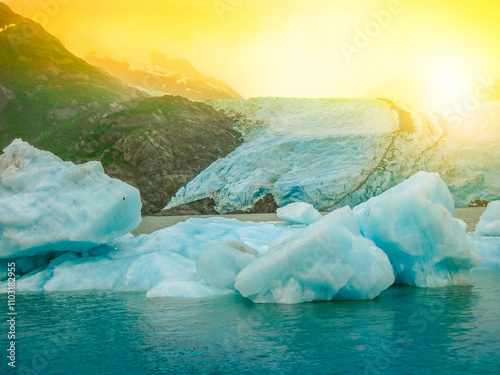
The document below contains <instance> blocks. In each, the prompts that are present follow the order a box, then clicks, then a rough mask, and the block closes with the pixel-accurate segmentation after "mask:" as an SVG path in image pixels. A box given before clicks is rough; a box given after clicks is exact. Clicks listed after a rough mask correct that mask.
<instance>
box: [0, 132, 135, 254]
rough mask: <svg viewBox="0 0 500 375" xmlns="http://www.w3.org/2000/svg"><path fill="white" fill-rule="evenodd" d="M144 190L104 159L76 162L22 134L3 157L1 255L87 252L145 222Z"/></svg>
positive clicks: (0, 163) (0, 162)
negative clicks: (115, 173) (107, 169)
mask: <svg viewBox="0 0 500 375" xmlns="http://www.w3.org/2000/svg"><path fill="white" fill-rule="evenodd" d="M140 209H141V200H140V196H139V191H138V190H137V189H136V188H134V187H132V186H130V185H127V184H126V183H124V182H122V181H120V180H117V179H112V178H110V177H108V176H107V175H106V174H105V173H104V171H103V169H102V166H101V164H100V163H99V162H96V161H92V162H88V163H85V164H80V165H75V164H73V163H71V162H63V161H62V160H61V159H59V158H58V157H56V156H55V155H53V154H51V153H49V152H46V151H41V150H38V149H36V148H34V147H32V146H30V145H29V144H28V143H26V142H23V141H21V140H19V139H16V140H14V141H13V142H12V143H11V144H10V145H9V146H8V147H7V148H6V149H5V150H4V153H3V155H1V156H0V258H17V257H25V256H32V255H39V254H47V253H50V252H53V251H68V250H69V251H76V252H84V251H86V250H89V249H91V248H93V247H95V246H96V245H98V244H101V243H106V242H108V241H110V240H111V239H113V238H115V237H117V236H121V235H123V234H125V233H127V232H129V231H131V230H133V229H134V228H136V227H137V225H138V224H139V223H140V221H141V215H140Z"/></svg>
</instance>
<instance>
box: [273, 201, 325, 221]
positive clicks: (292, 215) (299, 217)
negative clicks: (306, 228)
mask: <svg viewBox="0 0 500 375" xmlns="http://www.w3.org/2000/svg"><path fill="white" fill-rule="evenodd" d="M276 214H277V215H278V217H279V218H280V219H283V220H286V221H289V222H291V223H298V224H308V225H309V224H312V223H314V222H316V221H318V220H320V219H321V218H322V217H323V216H321V214H320V213H319V211H318V210H316V209H315V208H314V207H313V205H312V204H309V203H304V202H295V203H290V204H287V205H286V206H285V207H280V208H278V209H277V210H276Z"/></svg>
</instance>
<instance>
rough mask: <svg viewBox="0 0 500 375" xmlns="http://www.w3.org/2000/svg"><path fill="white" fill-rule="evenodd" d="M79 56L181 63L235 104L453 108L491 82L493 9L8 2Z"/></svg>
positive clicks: (287, 0)
mask: <svg viewBox="0 0 500 375" xmlns="http://www.w3.org/2000/svg"><path fill="white" fill-rule="evenodd" d="M5 3H7V5H9V6H10V7H12V9H13V10H14V11H16V12H18V13H20V14H22V15H24V16H26V17H29V18H32V19H35V20H36V21H38V22H40V23H42V25H43V26H44V27H45V28H46V29H47V30H48V31H49V32H51V33H52V34H54V35H56V36H57V37H58V38H60V39H61V40H62V41H63V42H64V43H65V45H66V46H67V47H68V49H69V50H70V51H72V52H73V53H75V54H76V55H78V56H80V57H82V56H84V55H85V54H86V53H88V52H90V51H93V50H98V51H99V52H101V53H104V54H110V55H112V56H114V57H115V58H117V57H119V58H120V59H121V60H127V61H129V62H132V63H133V64H134V63H137V64H141V63H148V62H149V54H150V52H151V51H157V52H160V53H163V54H165V55H166V56H167V57H182V58H186V59H187V60H189V61H190V62H191V63H192V64H193V65H194V66H195V67H196V68H197V69H198V70H200V71H201V72H202V73H203V74H205V75H210V76H214V77H216V78H218V79H220V80H223V81H225V82H226V83H228V84H229V85H231V86H232V87H234V89H236V90H237V91H238V92H240V93H241V94H242V95H243V96H244V97H254V96H288V97H365V96H371V97H393V98H401V99H403V100H418V101H422V102H432V101H435V102H443V101H452V100H460V97H462V96H465V95H468V94H470V93H471V92H473V90H474V86H475V85H477V84H478V82H479V80H480V79H483V80H488V79H490V80H491V77H492V76H494V77H496V78H498V76H497V75H498V74H499V73H500V70H499V66H498V62H499V60H500V59H499V58H500V50H499V49H498V44H499V42H500V23H499V22H498V16H499V15H500V3H499V2H498V1H495V0H491V1H488V0H474V1H470V0H464V1H459V2H457V1H452V0H442V1H434V0H419V1H415V0H399V1H398V0H384V1H381V0H310V1H307V2H306V1H298V0H273V1H269V0H217V1H212V0H142V1H136V0H108V1H103V0H42V1H37V2H34V1H22V0H7V1H5Z"/></svg>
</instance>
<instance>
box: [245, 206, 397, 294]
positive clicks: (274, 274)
mask: <svg viewBox="0 0 500 375" xmlns="http://www.w3.org/2000/svg"><path fill="white" fill-rule="evenodd" d="M393 282H394V274H393V270H392V266H391V264H390V262H389V260H388V258H387V256H386V255H385V254H384V253H383V252H382V250H380V249H379V248H377V247H376V246H375V244H374V243H373V242H372V241H370V240H368V239H366V238H364V237H362V236H361V234H360V232H359V226H358V221H357V219H356V217H355V215H354V214H353V212H352V210H351V209H350V208H349V207H344V208H341V209H338V210H336V211H334V212H332V213H330V214H329V215H327V216H325V217H324V218H322V219H321V220H319V221H317V222H316V223H314V224H311V225H309V226H308V227H306V228H305V229H303V230H301V231H300V232H298V233H296V234H294V235H292V236H289V237H288V238H286V239H285V240H283V241H278V242H276V243H275V244H273V245H272V246H271V247H270V249H269V251H268V252H266V253H265V254H263V255H262V256H260V257H259V258H257V260H255V261H254V262H253V263H251V264H250V265H249V266H247V267H246V268H244V269H243V270H242V271H241V272H240V273H239V274H238V276H237V277H236V282H235V287H236V289H237V290H238V291H239V292H240V293H241V294H242V295H243V296H245V297H248V298H250V299H251V300H252V301H254V302H258V303H300V302H310V301H329V300H332V299H354V300H360V299H372V298H375V297H376V296H378V295H379V294H380V292H381V291H383V290H384V289H386V288H388V287H389V286H390V285H391V284H392V283H393Z"/></svg>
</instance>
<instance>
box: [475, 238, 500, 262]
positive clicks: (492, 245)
mask: <svg viewBox="0 0 500 375" xmlns="http://www.w3.org/2000/svg"><path fill="white" fill-rule="evenodd" d="M467 238H468V239H469V243H470V246H471V247H472V248H473V249H474V250H476V251H477V252H478V253H480V254H481V255H482V256H483V259H484V262H483V263H482V264H481V265H480V266H479V267H480V268H494V269H500V237H492V236H478V235H476V234H475V233H469V234H468V235H467Z"/></svg>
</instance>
